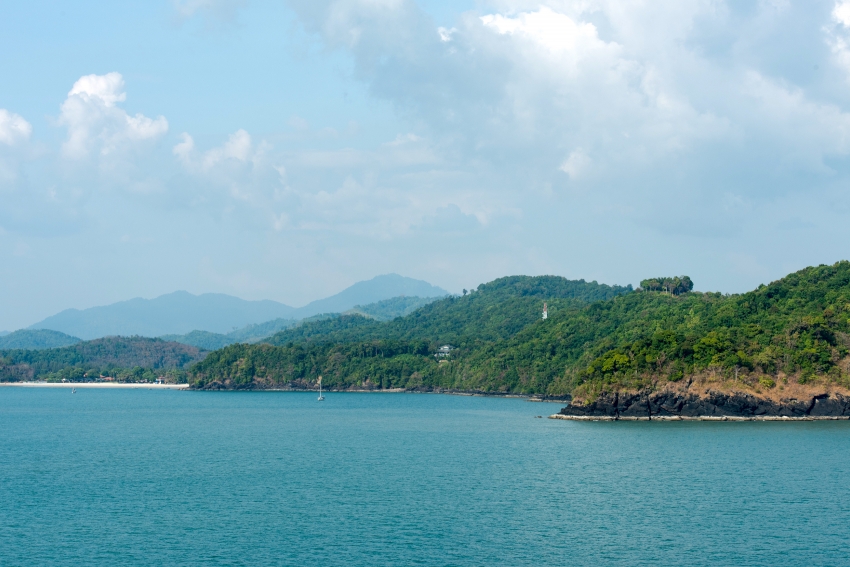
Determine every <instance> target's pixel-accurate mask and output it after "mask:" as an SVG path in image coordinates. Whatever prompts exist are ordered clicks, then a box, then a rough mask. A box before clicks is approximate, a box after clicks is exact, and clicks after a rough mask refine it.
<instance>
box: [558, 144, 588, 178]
mask: <svg viewBox="0 0 850 567" xmlns="http://www.w3.org/2000/svg"><path fill="white" fill-rule="evenodd" d="M590 163H591V159H590V157H588V155H587V154H586V153H584V150H582V149H581V148H578V149H577V150H575V151H573V152H571V153H570V155H569V156H568V157H567V159H566V160H564V163H562V164H561V167H560V170H561V171H563V172H564V173H566V174H567V175H569V176H570V179H577V178H578V177H579V176H581V175H582V174H583V173H584V172H586V171H587V168H588V167H589V166H590Z"/></svg>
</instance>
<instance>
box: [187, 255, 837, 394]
mask: <svg viewBox="0 0 850 567" xmlns="http://www.w3.org/2000/svg"><path fill="white" fill-rule="evenodd" d="M650 281H654V282H658V283H659V284H660V285H658V286H654V285H649V286H647V289H643V288H641V290H640V292H639V293H628V291H629V290H627V289H625V288H609V290H610V295H608V296H607V297H599V296H598V295H596V294H594V293H588V292H587V291H588V289H589V288H588V287H582V288H581V289H582V290H584V291H583V292H579V293H575V292H574V293H565V287H564V286H567V285H569V284H568V283H567V282H568V280H563V279H562V278H549V279H545V278H502V279H501V280H496V281H495V282H492V283H490V284H486V285H482V286H480V287H479V289H478V290H475V291H474V292H473V293H471V294H469V295H467V296H465V297H452V298H447V299H444V300H441V301H437V302H434V303H432V304H430V305H427V306H425V307H423V308H421V309H419V310H417V311H415V312H414V313H412V314H410V315H408V316H407V317H404V318H401V319H396V320H394V321H390V322H387V323H378V322H375V321H370V320H368V319H365V318H362V317H357V316H347V317H340V318H336V319H332V320H325V321H318V322H314V323H312V324H307V325H302V326H300V327H298V328H294V329H288V330H285V331H283V332H281V333H278V334H277V335H275V336H274V337H272V338H271V339H270V340H269V341H268V342H269V343H271V345H233V346H231V347H228V348H227V349H223V350H222V351H218V352H214V353H211V354H210V356H208V357H207V358H206V359H205V360H204V361H203V362H201V363H198V364H196V365H195V366H193V367H192V368H191V369H190V371H189V374H190V380H191V381H193V382H195V383H196V384H197V385H198V386H200V387H207V386H210V385H211V384H215V385H216V387H275V386H283V385H287V384H291V385H292V386H301V385H305V384H311V383H313V382H314V381H315V379H316V378H317V377H318V375H319V374H322V375H323V376H324V383H325V384H326V385H327V386H329V387H338V388H348V387H376V388H446V389H458V390H479V391H485V392H515V393H526V394H532V393H534V394H543V395H549V396H563V395H568V394H572V395H574V396H579V397H581V396H584V397H592V396H594V395H596V394H597V393H598V392H601V391H604V390H617V389H631V390H636V389H637V390H639V389H644V388H652V387H654V386H655V385H657V384H658V383H659V382H662V383H665V382H678V381H682V380H684V379H686V378H687V379H694V378H697V377H707V376H710V377H713V378H715V379H719V380H736V381H737V382H738V383H739V384H741V386H742V387H749V388H752V389H762V390H764V389H769V388H772V387H781V386H782V385H784V384H786V383H787V382H788V381H789V380H790V381H792V382H794V383H798V384H806V383H813V382H818V381H820V382H829V383H834V384H845V385H846V384H847V381H848V366H847V355H848V347H850V322H848V317H850V263H848V262H839V263H837V264H834V265H832V266H818V267H813V268H807V269H805V270H801V271H799V272H797V273H794V274H791V275H789V276H787V277H786V278H783V279H782V280H779V281H776V282H773V283H771V284H770V285H763V286H760V287H759V288H758V289H756V290H754V291H752V292H748V293H744V294H740V295H724V294H720V293H700V292H694V291H687V290H686V289H692V285H693V284H692V283H689V282H690V279H689V278H686V277H679V278H678V281H677V279H676V278H655V279H654V280H650ZM665 282H667V283H666V284H665ZM644 283H646V281H645V282H644ZM670 283H672V285H670ZM584 285H585V286H590V287H592V286H591V284H584ZM683 288H685V289H683ZM600 289H603V288H600ZM574 291H576V290H574ZM606 293H607V291H606ZM601 295H606V294H601ZM544 300H545V301H547V302H548V304H549V317H548V319H547V320H542V318H541V317H540V308H541V307H542V303H543V301H544ZM441 344H451V345H453V346H454V347H456V348H455V349H454V350H453V351H452V353H451V356H449V357H446V358H439V357H435V356H434V353H435V352H436V349H437V348H438V347H439V346H440V345H441ZM273 345H276V346H273ZM771 384H773V385H774V386H770V385H771ZM776 385H779V386H776Z"/></svg>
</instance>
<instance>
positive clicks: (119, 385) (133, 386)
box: [0, 382, 189, 390]
mask: <svg viewBox="0 0 850 567" xmlns="http://www.w3.org/2000/svg"><path fill="white" fill-rule="evenodd" d="M0 387H9V388H90V389H91V388H115V389H125V390H141V389H148V390H188V389H189V384H139V383H131V382H0Z"/></svg>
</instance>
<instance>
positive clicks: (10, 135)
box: [0, 108, 32, 146]
mask: <svg viewBox="0 0 850 567" xmlns="http://www.w3.org/2000/svg"><path fill="white" fill-rule="evenodd" d="M30 134H32V126H31V125H30V123H29V122H27V121H26V120H24V119H23V118H22V117H21V116H18V115H17V114H14V113H12V112H9V111H8V110H6V109H4V108H0V144H6V145H7V146H14V145H16V144H18V143H20V142H23V141H26V140H28V139H29V137H30Z"/></svg>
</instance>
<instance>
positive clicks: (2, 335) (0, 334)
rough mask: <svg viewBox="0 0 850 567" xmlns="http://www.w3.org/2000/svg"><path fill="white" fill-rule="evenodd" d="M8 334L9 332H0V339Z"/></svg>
mask: <svg viewBox="0 0 850 567" xmlns="http://www.w3.org/2000/svg"><path fill="white" fill-rule="evenodd" d="M8 334H10V333H9V331H0V337H5V336H6V335H8Z"/></svg>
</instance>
